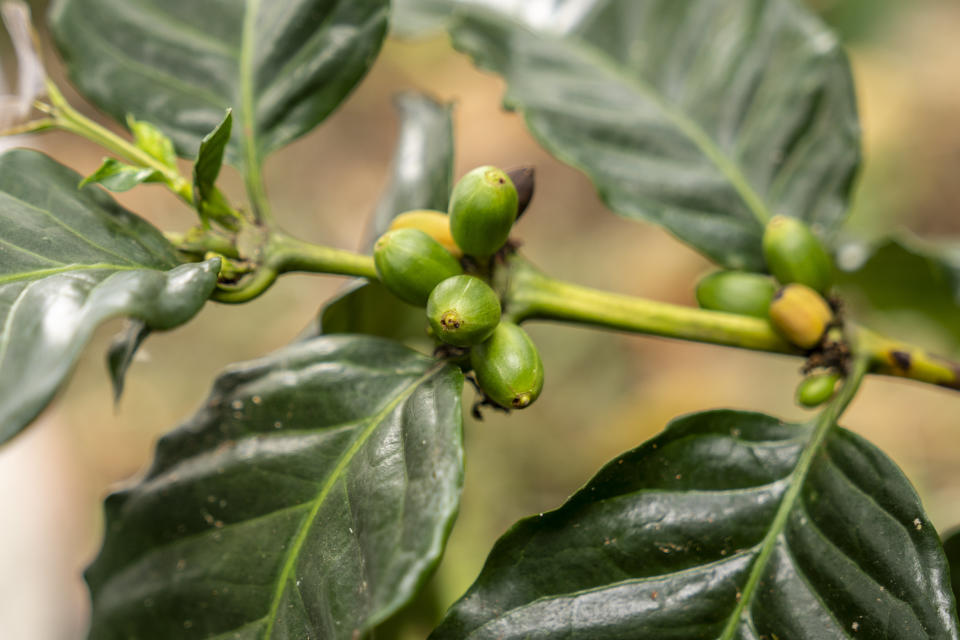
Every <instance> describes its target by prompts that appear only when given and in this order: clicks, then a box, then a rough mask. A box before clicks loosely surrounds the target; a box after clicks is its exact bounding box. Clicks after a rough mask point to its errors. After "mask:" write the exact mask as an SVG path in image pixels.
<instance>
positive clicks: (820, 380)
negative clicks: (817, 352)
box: [797, 373, 840, 409]
mask: <svg viewBox="0 0 960 640" xmlns="http://www.w3.org/2000/svg"><path fill="white" fill-rule="evenodd" d="M839 380H840V374H838V373H820V374H816V375H812V376H809V377H807V378H804V379H803V380H802V381H801V382H800V384H799V385H797V404H799V405H800V406H803V407H807V408H808V409H812V408H813V407H818V406H820V405H821V404H823V403H824V402H826V401H827V400H829V399H830V397H831V396H832V395H833V391H834V389H835V388H836V386H837V382H838V381H839Z"/></svg>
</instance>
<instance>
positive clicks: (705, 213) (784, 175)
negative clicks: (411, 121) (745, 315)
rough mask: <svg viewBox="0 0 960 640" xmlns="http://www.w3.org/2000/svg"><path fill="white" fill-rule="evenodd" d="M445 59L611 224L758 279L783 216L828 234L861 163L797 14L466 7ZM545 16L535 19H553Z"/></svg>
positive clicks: (840, 85) (643, 3) (806, 21)
mask: <svg viewBox="0 0 960 640" xmlns="http://www.w3.org/2000/svg"><path fill="white" fill-rule="evenodd" d="M453 5H454V18H453V21H452V23H451V26H450V31H451V34H452V37H453V43H454V46H455V47H457V48H458V49H460V50H461V51H463V52H465V53H467V54H468V55H469V56H470V57H472V58H473V60H474V62H475V63H476V64H477V65H478V66H479V67H481V68H482V69H486V70H490V71H494V72H496V73H498V74H500V75H502V76H503V77H504V79H505V80H506V82H507V86H508V88H507V91H506V95H505V97H504V105H505V106H506V107H507V108H508V109H515V110H517V111H519V112H521V113H522V114H523V116H524V118H525V120H526V123H527V126H528V128H529V129H530V131H531V132H532V133H533V135H534V136H535V137H536V138H537V139H538V140H539V141H540V143H541V144H543V146H544V147H545V148H546V149H547V150H549V151H550V152H551V153H552V154H553V155H555V156H556V157H558V158H559V159H560V160H562V161H564V162H566V163H568V164H571V165H573V166H574V167H577V168H579V169H581V170H582V171H584V172H585V173H586V174H587V175H588V176H589V177H590V178H591V180H592V181H593V182H594V184H595V186H596V188H597V190H598V192H599V194H600V195H601V197H602V198H603V200H604V201H605V202H606V204H607V205H608V206H609V207H610V209H612V210H613V211H614V212H616V213H618V214H620V215H622V216H625V217H628V218H636V219H641V220H646V221H649V222H653V223H656V224H659V225H661V226H663V227H665V228H666V229H668V230H669V231H670V232H672V233H673V234H674V235H676V236H677V237H679V238H680V239H681V240H683V241H685V242H686V243H688V244H690V245H692V246H693V247H694V248H695V249H697V250H699V251H700V252H702V253H704V254H706V255H707V256H708V257H710V258H711V259H713V260H714V261H716V262H717V263H719V264H721V265H723V266H725V267H729V268H735V269H747V270H755V271H762V270H763V269H764V261H763V256H762V252H761V247H760V237H761V233H762V231H763V227H764V224H765V222H766V221H767V220H769V219H770V218H771V217H773V216H774V215H776V214H782V215H788V216H793V217H797V218H801V219H803V220H805V221H806V222H808V223H809V224H810V225H811V226H812V227H813V228H814V229H815V230H816V231H817V232H819V233H820V234H821V235H824V236H830V235H831V234H832V232H833V231H834V230H835V229H836V227H837V226H838V225H839V224H840V223H841V222H842V221H843V219H844V216H845V213H846V211H847V209H848V199H849V195H850V189H851V184H852V181H853V177H854V174H855V172H856V169H857V167H858V164H859V160H860V128H859V124H858V117H857V111H856V102H855V98H854V91H853V84H852V79H851V74H850V68H849V63H848V61H847V57H846V55H845V53H844V52H843V50H842V49H841V47H840V45H839V43H838V41H837V38H836V37H835V36H834V35H833V34H832V33H831V32H830V31H829V30H828V29H827V28H826V27H825V26H824V25H823V24H822V22H821V21H820V19H819V18H818V17H816V16H815V15H814V14H813V13H811V11H810V10H809V9H808V8H806V7H805V6H804V5H803V3H801V2H798V1H797V0H767V1H764V2H755V1H754V0H730V1H727V2H715V1H714V0H687V1H684V2H676V0H587V1H585V2H557V1H556V0H550V1H549V2H547V1H546V0H544V1H542V2H527V1H526V0H523V1H521V0H464V1H461V2H454V3H453ZM548 7H549V9H550V10H544V9H545V8H548Z"/></svg>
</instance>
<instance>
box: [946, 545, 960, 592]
mask: <svg viewBox="0 0 960 640" xmlns="http://www.w3.org/2000/svg"><path fill="white" fill-rule="evenodd" d="M943 550H944V552H946V554H947V562H948V563H949V564H950V584H951V586H952V587H953V597H954V599H958V598H960V531H958V530H956V529H955V530H954V531H952V532H950V533H947V534H946V535H944V537H943Z"/></svg>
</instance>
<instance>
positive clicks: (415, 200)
mask: <svg viewBox="0 0 960 640" xmlns="http://www.w3.org/2000/svg"><path fill="white" fill-rule="evenodd" d="M394 104H395V106H396V109H397V114H398V115H399V117H400V131H399V135H398V136H397V145H396V148H395V150H394V153H393V164H392V166H391V169H390V178H389V181H388V183H387V187H386V189H385V190H384V192H383V195H382V196H381V197H380V201H379V202H378V203H377V208H376V210H375V211H374V213H373V216H372V217H371V220H370V224H369V229H368V232H367V239H366V248H367V249H368V250H370V249H372V248H373V244H374V242H376V240H377V238H378V237H380V235H381V234H383V233H384V232H385V231H386V230H387V228H389V226H390V221H391V220H393V218H394V217H396V216H397V215H398V214H400V213H403V212H404V211H410V210H411V209H438V210H440V211H446V209H447V200H448V199H449V198H450V189H451V188H452V183H453V123H452V120H451V106H450V105H449V104H442V103H440V102H437V101H435V100H433V99H432V98H430V97H429V96H426V95H424V94H420V93H414V92H407V93H402V94H400V95H398V96H397V97H396V99H395V100H394ZM426 322H427V320H426V316H425V315H424V311H423V309H419V308H417V307H413V306H411V305H409V304H406V303H404V302H402V301H400V300H399V299H398V298H397V297H396V296H395V295H393V294H392V293H390V292H389V291H387V290H386V288H384V287H383V286H382V285H380V284H378V283H372V282H371V283H367V282H358V283H355V284H352V285H349V286H348V287H347V288H346V290H345V291H344V292H343V293H341V294H340V295H338V296H337V297H336V298H334V299H333V300H331V301H330V302H328V303H327V304H326V305H324V307H323V309H322V310H321V311H320V317H319V318H318V319H317V325H316V326H315V327H312V328H310V329H308V330H307V331H308V333H309V335H316V334H317V333H326V334H331V333H363V334H368V335H374V336H383V337H388V338H396V339H410V338H413V339H418V338H422V337H424V336H425V335H426V326H427V324H426Z"/></svg>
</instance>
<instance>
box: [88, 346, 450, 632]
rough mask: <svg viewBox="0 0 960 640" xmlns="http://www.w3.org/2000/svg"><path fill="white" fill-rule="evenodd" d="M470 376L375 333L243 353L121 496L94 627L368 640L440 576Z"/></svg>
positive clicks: (98, 587) (95, 581)
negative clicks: (251, 355) (436, 571)
mask: <svg viewBox="0 0 960 640" xmlns="http://www.w3.org/2000/svg"><path fill="white" fill-rule="evenodd" d="M462 386H463V376H462V374H461V373H460V372H459V370H457V369H455V368H453V367H451V366H449V365H446V364H444V363H442V362H439V361H437V360H434V359H432V358H428V357H426V356H423V355H420V354H418V353H416V352H414V351H411V350H409V349H407V348H406V347H404V346H402V345H400V344H398V343H395V342H392V341H388V340H384V339H381V338H373V337H369V336H323V337H319V338H315V339H313V340H308V341H304V342H300V343H297V344H293V345H290V346H288V347H286V348H284V349H281V350H280V351H277V352H275V353H273V354H271V355H269V356H266V357H264V358H262V359H259V360H255V361H252V362H248V363H243V364H238V365H234V366H232V367H231V368H229V369H228V370H227V371H226V372H225V373H223V374H222V375H221V376H220V377H219V378H218V379H217V381H216V382H215V383H214V388H213V391H212V393H211V395H210V397H209V398H208V400H207V401H206V403H205V404H204V405H203V407H202V408H201V409H200V410H199V411H198V412H197V414H196V415H195V416H194V417H193V418H191V419H190V420H188V421H187V422H186V423H185V424H184V425H182V426H181V427H180V428H179V429H177V430H175V431H173V432H171V433H170V434H169V435H167V436H164V437H163V438H162V439H161V440H160V442H159V444H158V446H157V452H156V456H155V459H154V462H153V465H152V467H151V468H150V470H149V471H148V473H147V475H146V477H145V478H144V479H143V480H142V481H141V482H139V483H138V484H137V485H135V486H133V487H131V488H129V489H127V490H124V491H121V492H119V493H115V494H113V495H112V496H110V497H109V498H108V499H107V501H106V527H105V528H106V538H105V541H104V544H103V547H102V549H101V551H100V554H99V556H98V557H97V559H96V560H95V561H94V563H93V564H92V565H91V567H90V568H89V569H88V570H87V573H86V578H87V582H88V584H89V585H90V590H91V594H92V597H93V614H92V626H91V633H90V636H91V637H92V638H141V639H144V640H146V639H150V638H156V639H158V640H159V639H164V640H165V639H167V638H181V639H183V640H193V639H199V638H234V637H240V638H258V639H260V640H271V639H275V638H308V637H309V638H330V639H343V640H352V639H354V638H360V637H364V635H365V634H366V633H367V631H368V630H369V629H371V628H372V627H373V626H375V625H376V624H378V623H380V622H382V621H383V620H385V619H386V618H388V617H389V616H390V615H391V614H393V613H394V612H396V611H397V610H398V609H400V608H401V607H402V606H403V605H404V604H406V603H407V602H408V601H409V600H410V599H411V598H412V597H413V596H414V594H415V593H416V592H417V591H418V589H419V588H420V587H421V586H422V584H423V583H424V581H425V580H426V578H427V577H428V576H429V574H430V572H431V571H432V570H433V568H434V566H435V565H436V563H437V561H438V560H439V558H440V555H441V554H442V552H443V548H444V545H445V542H446V539H447V536H448V534H449V532H450V528H451V526H452V523H453V519H454V517H455V514H456V512H457V507H458V505H459V499H460V489H461V485H462V481H463V451H462V433H461V431H462V418H461V406H460V394H461V392H462Z"/></svg>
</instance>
